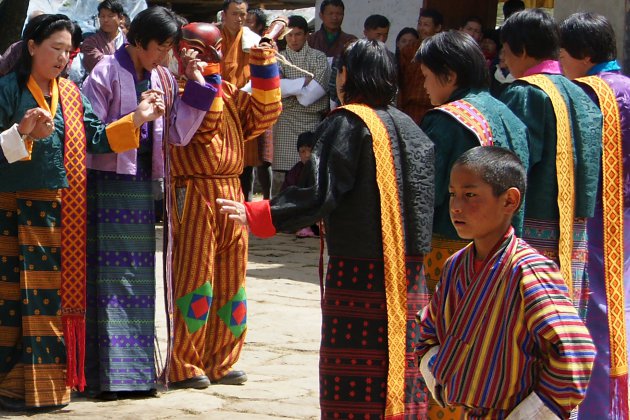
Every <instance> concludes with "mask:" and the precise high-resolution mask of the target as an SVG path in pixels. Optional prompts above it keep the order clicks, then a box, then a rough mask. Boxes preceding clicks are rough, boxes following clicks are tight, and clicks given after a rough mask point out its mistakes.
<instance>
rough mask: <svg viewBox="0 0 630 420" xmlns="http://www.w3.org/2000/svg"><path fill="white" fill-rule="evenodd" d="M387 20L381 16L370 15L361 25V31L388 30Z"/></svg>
mask: <svg viewBox="0 0 630 420" xmlns="http://www.w3.org/2000/svg"><path fill="white" fill-rule="evenodd" d="M389 25H390V23H389V19H387V18H386V17H385V16H383V15H370V16H368V17H367V19H365V22H364V23H363V29H379V28H389Z"/></svg>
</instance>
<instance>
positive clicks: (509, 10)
mask: <svg viewBox="0 0 630 420" xmlns="http://www.w3.org/2000/svg"><path fill="white" fill-rule="evenodd" d="M521 10H525V3H524V2H523V0H507V1H506V2H505V3H503V17H504V18H505V19H507V18H509V17H510V16H512V15H513V14H514V13H516V12H520V11H521Z"/></svg>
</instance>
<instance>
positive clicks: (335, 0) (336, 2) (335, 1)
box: [319, 0, 346, 13]
mask: <svg viewBox="0 0 630 420" xmlns="http://www.w3.org/2000/svg"><path fill="white" fill-rule="evenodd" d="M326 6H335V7H341V9H342V10H343V11H344V12H345V11H346V5H345V4H343V1H342V0H324V1H323V2H322V4H320V5H319V12H320V13H324V10H325V9H326Z"/></svg>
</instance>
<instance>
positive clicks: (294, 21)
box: [287, 15, 308, 35]
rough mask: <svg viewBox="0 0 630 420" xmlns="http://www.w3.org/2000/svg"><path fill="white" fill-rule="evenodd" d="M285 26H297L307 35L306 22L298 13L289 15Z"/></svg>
mask: <svg viewBox="0 0 630 420" xmlns="http://www.w3.org/2000/svg"><path fill="white" fill-rule="evenodd" d="M287 26H288V27H289V28H299V29H301V30H303V31H304V33H305V34H307V35H308V22H307V21H306V19H304V18H303V17H302V16H300V15H292V16H289V24H288V25H287Z"/></svg>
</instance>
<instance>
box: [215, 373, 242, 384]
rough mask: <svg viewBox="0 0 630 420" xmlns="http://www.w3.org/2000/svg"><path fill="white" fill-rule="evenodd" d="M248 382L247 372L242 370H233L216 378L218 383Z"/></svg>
mask: <svg viewBox="0 0 630 420" xmlns="http://www.w3.org/2000/svg"><path fill="white" fill-rule="evenodd" d="M245 382H247V374H246V373H245V371H242V370H231V371H229V372H228V373H227V374H226V375H225V376H224V377H223V378H219V379H215V380H214V381H212V383H213V384H217V385H242V384H244V383H245Z"/></svg>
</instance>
